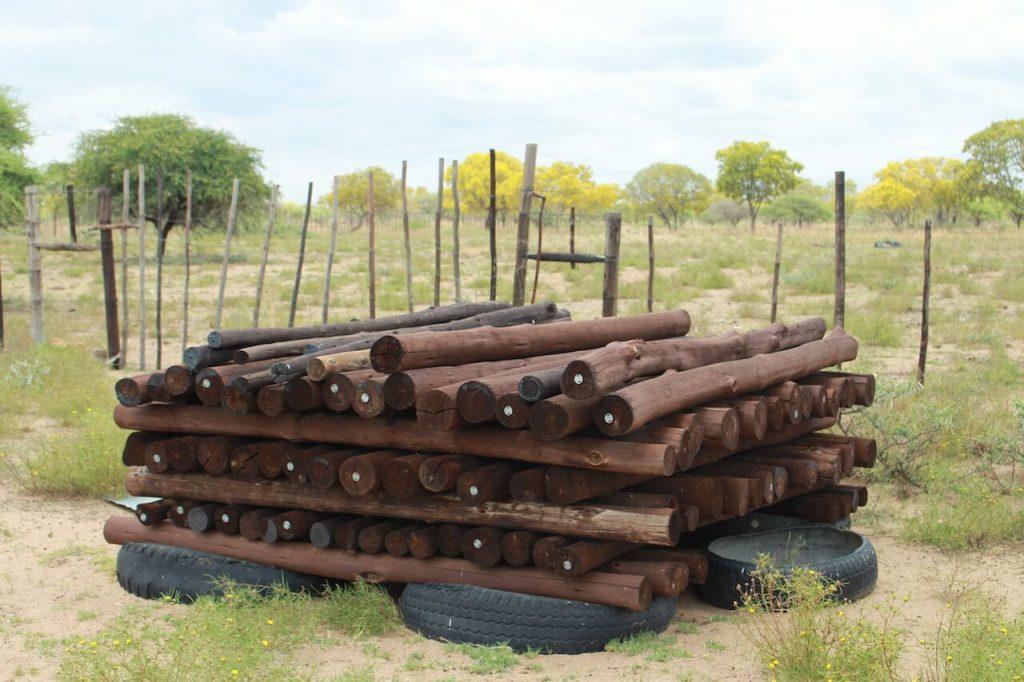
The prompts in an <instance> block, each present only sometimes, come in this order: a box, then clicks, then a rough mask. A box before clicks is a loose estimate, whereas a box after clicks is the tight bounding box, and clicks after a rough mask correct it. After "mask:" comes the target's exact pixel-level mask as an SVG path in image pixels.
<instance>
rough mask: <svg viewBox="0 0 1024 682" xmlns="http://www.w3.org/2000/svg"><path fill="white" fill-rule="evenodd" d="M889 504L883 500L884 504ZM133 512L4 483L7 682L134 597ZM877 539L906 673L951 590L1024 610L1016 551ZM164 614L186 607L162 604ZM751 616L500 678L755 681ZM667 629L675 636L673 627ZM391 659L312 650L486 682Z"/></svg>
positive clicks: (321, 658)
mask: <svg viewBox="0 0 1024 682" xmlns="http://www.w3.org/2000/svg"><path fill="white" fill-rule="evenodd" d="M882 504H884V502H883V503H882ZM118 513H125V512H122V511H119V510H118V509H117V508H116V507H113V506H112V505H110V504H107V503H105V502H101V501H91V500H79V501H75V502H67V501H63V500H48V499H42V498H39V497H35V496H29V495H26V494H24V493H22V492H20V491H18V490H17V489H14V488H13V487H12V484H10V483H9V482H8V483H4V484H3V485H2V486H0V650H2V651H3V652H4V656H2V657H0V679H3V680H11V679H51V678H52V677H53V676H54V671H55V669H56V666H57V665H58V662H59V658H60V650H61V649H60V643H61V641H63V640H64V639H66V638H69V637H75V638H77V637H78V636H81V635H88V634H89V633H94V632H96V631H98V630H100V629H102V628H103V626H104V625H105V624H107V623H108V622H110V621H111V620H113V619H114V618H115V617H116V615H117V614H118V613H119V612H120V610H121V609H122V607H124V606H125V605H128V604H131V603H133V602H135V601H137V600H136V598H135V597H132V596H130V595H129V594H127V593H125V592H123V591H122V590H121V588H120V587H119V586H118V585H117V582H116V581H115V579H114V575H113V565H114V564H113V561H114V558H115V556H116V553H117V548H116V547H112V546H109V545H107V544H105V543H104V541H103V539H102V537H101V527H102V524H103V521H104V519H105V518H106V517H107V516H109V515H110V514H118ZM859 530H861V531H862V532H864V533H865V534H866V535H868V536H869V537H870V538H871V539H872V541H873V542H874V544H875V547H876V549H877V551H878V555H879V563H880V578H879V583H878V587H877V588H876V590H875V592H874V593H873V594H872V595H871V597H870V598H869V599H867V600H865V601H864V602H862V603H861V604H859V605H857V606H856V607H854V608H851V609H850V610H851V611H852V612H860V610H861V609H864V610H865V611H866V612H867V613H873V611H874V607H875V606H883V607H884V605H885V604H886V603H887V602H889V601H890V600H895V601H896V602H897V604H898V607H899V610H898V615H897V619H896V624H897V625H898V626H899V627H901V628H904V629H906V631H907V632H908V637H907V640H908V645H907V647H908V648H907V651H906V653H905V655H904V658H903V661H902V662H903V666H902V667H903V668H904V669H905V670H906V671H907V672H908V673H913V672H916V671H917V670H919V669H920V667H921V665H922V663H923V661H924V658H923V657H924V656H925V653H924V652H923V651H922V650H921V649H920V647H918V646H917V644H916V642H917V640H918V639H920V638H929V637H932V636H934V633H935V629H936V627H937V626H938V624H939V623H940V622H941V620H942V619H943V618H944V616H945V614H946V613H947V608H946V603H947V602H948V601H949V598H950V597H949V595H950V586H951V585H953V584H972V585H982V586H984V588H985V589H986V591H988V592H991V593H993V594H999V595H1002V598H1003V600H1004V603H1005V606H1006V608H1007V609H1008V610H1010V611H1014V612H1016V611H1018V610H1020V609H1021V608H1024V592H1022V591H1021V590H1020V589H1019V586H1020V585H1021V583H1022V582H1024V565H1021V564H1020V562H1019V561H1018V560H1017V559H1016V557H1015V555H1014V552H1011V551H1000V550H991V551H988V552H985V553H981V554H972V555H971V556H970V560H969V561H968V560H966V559H958V558H957V557H955V556H953V557H951V556H950V555H947V554H943V553H941V552H938V551H936V550H933V549H929V548H924V547H919V546H913V545H908V544H906V543H904V542H902V541H900V540H898V539H896V538H893V537H891V536H888V535H886V534H884V533H883V532H881V531H875V530H872V529H870V528H864V527H860V528H859ZM161 608H168V609H177V608H186V607H181V606H177V605H166V606H162V607H161ZM742 617H743V616H739V615H734V614H729V613H728V612H725V611H721V610H718V609H714V608H711V607H708V606H705V605H703V604H701V603H700V602H699V601H698V600H697V598H696V597H695V596H694V595H693V594H684V595H683V597H681V598H680V600H679V608H678V612H677V616H676V618H677V621H680V622H690V623H695V624H697V626H698V628H697V632H696V633H694V634H681V633H677V640H678V644H679V645H680V646H682V647H683V648H684V649H686V650H687V651H688V652H689V653H690V654H692V656H691V657H690V658H685V659H678V660H675V661H672V662H668V663H654V662H647V661H645V660H644V659H643V657H639V656H627V655H623V654H616V653H599V654H587V655H582V656H542V657H538V658H534V659H523V661H522V663H521V664H520V665H519V666H517V667H516V668H515V669H513V670H511V671H507V672H505V673H502V674H501V675H500V677H501V678H502V679H522V680H543V679H550V680H572V679H587V680H611V679H623V678H625V679H638V680H662V679H664V680H676V679H680V678H682V679H687V678H686V677H685V675H683V674H684V673H690V674H691V675H692V677H691V678H690V679H698V680H699V679H710V680H759V679H763V677H762V675H761V668H760V667H759V665H758V662H757V661H756V660H755V658H754V656H753V654H752V650H751V647H750V645H749V643H748V642H747V641H746V640H745V638H744V636H743V634H742V632H741V629H740V627H739V626H738V625H737V622H738V620H739V619H740V618H742ZM675 631H676V626H675V625H672V626H670V630H669V632H675ZM375 643H376V644H377V645H378V646H379V647H381V648H382V649H383V650H384V651H386V652H389V653H390V660H382V659H381V658H379V657H375V658H370V657H368V656H367V654H365V653H364V652H363V651H362V649H361V647H358V646H346V645H344V644H343V645H340V646H337V647H334V648H327V649H316V650H311V651H309V652H304V653H303V654H302V655H300V657H299V660H303V661H307V662H310V663H311V664H312V665H313V666H315V669H316V670H317V672H318V675H317V676H318V677H320V678H323V679H330V678H332V677H334V676H335V675H339V674H341V673H343V672H346V671H350V670H352V669H353V667H360V666H364V665H371V666H372V667H373V669H374V671H375V673H376V675H377V678H378V679H408V680H411V679H417V680H418V679H441V678H451V677H455V678H457V679H463V678H471V677H479V676H474V675H470V674H469V673H468V672H466V670H465V666H466V665H467V663H468V661H461V660H459V657H457V656H453V655H452V654H451V653H448V652H445V651H444V649H443V645H441V644H439V643H436V642H431V641H428V640H425V639H422V638H421V637H418V636H416V635H413V634H412V633H408V632H402V633H401V634H396V635H391V636H388V637H383V638H380V639H378V640H375ZM413 652H422V653H423V654H424V660H427V661H443V660H446V659H447V660H449V661H452V664H451V666H450V667H447V668H446V667H445V666H444V665H443V664H439V667H437V668H433V669H430V670H424V671H417V672H409V671H405V670H403V669H402V666H403V664H404V662H405V661H406V660H407V658H408V656H409V654H411V653H413Z"/></svg>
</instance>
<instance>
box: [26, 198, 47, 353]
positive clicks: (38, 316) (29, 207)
mask: <svg viewBox="0 0 1024 682" xmlns="http://www.w3.org/2000/svg"><path fill="white" fill-rule="evenodd" d="M38 232H39V188H38V187H37V186H36V185H29V186H28V187H26V188H25V234H26V235H27V236H28V286H29V298H30V300H31V302H32V343H42V342H43V269H42V268H43V266H42V259H41V258H40V255H39V249H38V248H36V243H37V237H38Z"/></svg>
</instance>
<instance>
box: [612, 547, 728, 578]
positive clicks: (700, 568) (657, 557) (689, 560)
mask: <svg viewBox="0 0 1024 682" xmlns="http://www.w3.org/2000/svg"><path fill="white" fill-rule="evenodd" d="M623 559H625V560H628V561H673V562H679V563H682V564H686V567H687V568H688V569H689V573H690V575H689V578H690V582H691V583H693V584H694V585H703V584H704V581H705V580H707V578H708V558H707V557H706V556H704V554H703V553H702V552H701V551H700V550H691V549H651V548H649V547H645V548H643V549H638V550H636V551H633V552H630V553H629V554H627V555H625V556H624V557H623Z"/></svg>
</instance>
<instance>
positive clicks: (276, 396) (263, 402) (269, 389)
mask: <svg viewBox="0 0 1024 682" xmlns="http://www.w3.org/2000/svg"><path fill="white" fill-rule="evenodd" d="M285 388H287V384H267V385H266V386H263V387H261V388H260V390H259V391H257V392H256V409H258V410H259V411H260V414H265V415H267V416H268V417H276V416H277V415H279V414H281V413H282V412H284V411H285V408H286V407H287V405H286V404H285V398H284V392H285Z"/></svg>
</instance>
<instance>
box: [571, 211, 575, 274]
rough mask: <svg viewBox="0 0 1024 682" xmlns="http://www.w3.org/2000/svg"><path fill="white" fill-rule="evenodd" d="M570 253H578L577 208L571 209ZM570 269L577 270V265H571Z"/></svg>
mask: <svg viewBox="0 0 1024 682" xmlns="http://www.w3.org/2000/svg"><path fill="white" fill-rule="evenodd" d="M569 253H576V207H575V206H570V207H569ZM569 269H570V270H575V269H576V263H575V262H572V263H569Z"/></svg>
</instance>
